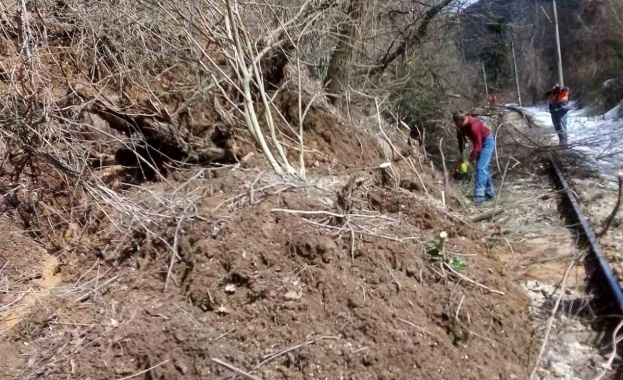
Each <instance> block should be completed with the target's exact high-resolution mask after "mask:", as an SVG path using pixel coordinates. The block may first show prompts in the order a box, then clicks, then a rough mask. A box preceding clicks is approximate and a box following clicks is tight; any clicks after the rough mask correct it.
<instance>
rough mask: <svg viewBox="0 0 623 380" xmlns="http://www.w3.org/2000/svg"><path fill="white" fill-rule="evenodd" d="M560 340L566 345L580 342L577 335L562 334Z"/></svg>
mask: <svg viewBox="0 0 623 380" xmlns="http://www.w3.org/2000/svg"><path fill="white" fill-rule="evenodd" d="M560 340H562V341H563V342H565V343H574V342H577V341H578V337H577V333H565V334H562V336H561V337H560Z"/></svg>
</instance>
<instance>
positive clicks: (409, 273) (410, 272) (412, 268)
mask: <svg viewBox="0 0 623 380" xmlns="http://www.w3.org/2000/svg"><path fill="white" fill-rule="evenodd" d="M417 273H418V272H417V268H416V267H415V266H413V265H409V266H408V267H407V276H409V277H415V276H416V275H417Z"/></svg>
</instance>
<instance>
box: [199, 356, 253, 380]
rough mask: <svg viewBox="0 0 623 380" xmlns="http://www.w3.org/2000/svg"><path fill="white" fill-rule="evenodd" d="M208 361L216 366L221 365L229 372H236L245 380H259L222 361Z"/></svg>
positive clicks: (214, 359) (213, 359)
mask: <svg viewBox="0 0 623 380" xmlns="http://www.w3.org/2000/svg"><path fill="white" fill-rule="evenodd" d="M210 360H212V361H213V362H214V363H216V364H219V365H222V366H223V367H225V368H227V369H228V370H230V371H233V372H236V373H237V374H239V375H241V376H244V377H246V378H247V379H252V380H260V378H259V377H256V376H253V375H251V374H250V373H248V372H245V371H243V370H241V369H240V368H237V367H234V366H233V365H231V364H229V363H226V362H224V361H222V360H221V359H216V358H212V359H210Z"/></svg>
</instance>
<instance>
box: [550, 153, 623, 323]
mask: <svg viewBox="0 0 623 380" xmlns="http://www.w3.org/2000/svg"><path fill="white" fill-rule="evenodd" d="M549 162H550V168H551V174H552V177H553V178H554V182H555V183H556V185H557V186H558V187H559V189H560V190H561V191H562V194H563V197H564V200H565V201H566V203H567V206H568V207H567V208H566V211H567V212H568V214H569V217H571V218H572V219H573V220H575V221H576V222H577V226H578V230H579V232H580V233H581V234H582V236H583V237H584V239H585V241H586V244H587V246H588V250H589V252H588V254H589V256H588V259H590V261H589V263H590V264H592V268H591V269H593V271H592V273H590V275H591V280H595V285H599V286H602V287H603V288H605V291H606V292H607V293H608V294H609V295H610V297H611V298H609V299H608V300H604V299H600V301H602V303H603V305H604V306H605V307H608V308H613V309H614V310H612V311H613V312H614V313H616V314H622V313H623V290H622V289H621V284H620V283H619V281H618V279H617V278H616V276H615V275H614V272H613V270H612V267H611V266H610V263H609V262H608V260H607V258H606V255H605V254H604V252H603V250H602V249H601V246H600V245H599V242H598V241H597V237H596V236H595V234H594V233H593V230H592V228H591V226H590V224H589V223H588V221H587V220H586V217H585V216H584V213H583V212H582V209H581V207H580V204H579V202H578V200H577V199H576V197H575V194H574V193H573V191H572V190H571V189H570V188H569V185H568V183H567V180H566V179H565V176H564V174H563V172H562V170H560V165H559V164H558V162H557V160H556V158H555V156H554V155H552V154H550V155H549Z"/></svg>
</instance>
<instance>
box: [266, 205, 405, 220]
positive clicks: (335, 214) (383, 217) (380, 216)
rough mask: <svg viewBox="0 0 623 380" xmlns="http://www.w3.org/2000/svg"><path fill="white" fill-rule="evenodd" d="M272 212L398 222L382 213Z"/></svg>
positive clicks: (281, 209)
mask: <svg viewBox="0 0 623 380" xmlns="http://www.w3.org/2000/svg"><path fill="white" fill-rule="evenodd" d="M270 211H271V212H284V213H286V214H300V215H327V216H333V217H336V218H340V219H343V218H351V217H352V218H372V219H384V220H389V221H391V222H396V221H397V220H396V219H392V218H388V217H386V216H382V215H362V214H337V213H334V212H330V211H305V210H289V209H285V208H273V209H271V210H270Z"/></svg>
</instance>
